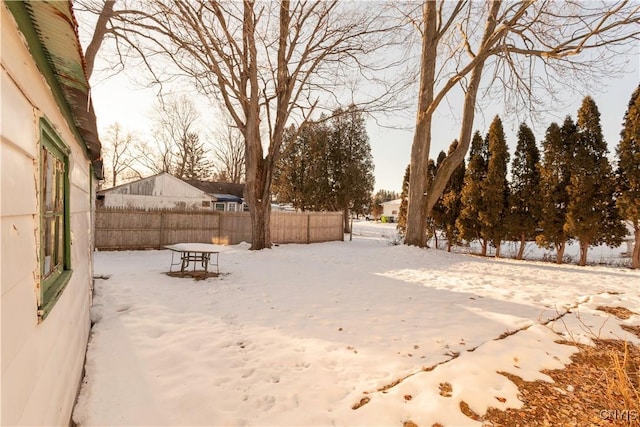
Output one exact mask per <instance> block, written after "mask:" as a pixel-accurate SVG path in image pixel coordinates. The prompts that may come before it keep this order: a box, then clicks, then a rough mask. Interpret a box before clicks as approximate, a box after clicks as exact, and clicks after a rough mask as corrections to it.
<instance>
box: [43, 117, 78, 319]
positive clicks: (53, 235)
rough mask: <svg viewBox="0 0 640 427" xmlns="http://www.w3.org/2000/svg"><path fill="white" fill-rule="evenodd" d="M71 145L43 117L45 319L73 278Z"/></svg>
mask: <svg viewBox="0 0 640 427" xmlns="http://www.w3.org/2000/svg"><path fill="white" fill-rule="evenodd" d="M70 153H71V151H70V150H69V147H68V146H67V145H66V144H65V143H64V142H63V141H62V139H61V138H60V137H59V136H58V134H57V133H56V132H55V130H54V129H53V127H52V126H51V124H50V123H49V122H48V121H47V120H46V119H44V118H41V119H40V175H39V179H40V286H39V298H38V317H39V319H40V321H42V320H44V319H45V318H46V317H47V316H48V314H49V313H50V312H51V310H52V309H53V307H54V306H55V303H56V302H57V300H58V299H59V298H60V295H62V292H63V291H64V289H65V288H66V286H67V283H69V280H70V279H71V275H72V270H71V228H70V215H69V211H70V209H69V208H70V204H69V155H70Z"/></svg>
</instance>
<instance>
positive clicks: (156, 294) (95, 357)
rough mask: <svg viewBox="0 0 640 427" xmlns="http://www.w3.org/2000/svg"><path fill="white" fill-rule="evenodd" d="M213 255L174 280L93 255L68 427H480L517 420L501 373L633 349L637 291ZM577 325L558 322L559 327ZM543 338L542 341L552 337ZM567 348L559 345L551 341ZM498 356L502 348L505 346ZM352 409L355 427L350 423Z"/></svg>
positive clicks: (508, 276)
mask: <svg viewBox="0 0 640 427" xmlns="http://www.w3.org/2000/svg"><path fill="white" fill-rule="evenodd" d="M247 248H248V246H247V245H238V246H235V247H232V248H231V249H230V250H229V251H227V252H224V253H223V254H221V255H220V270H221V273H223V275H222V276H220V277H218V278H209V279H206V280H202V281H194V280H193V279H190V278H175V277H168V276H166V275H165V274H163V273H164V272H166V271H168V268H169V262H170V259H171V255H170V253H169V251H141V252H99V253H96V257H95V269H96V271H95V274H96V275H108V276H110V278H109V279H108V280H97V281H96V291H95V299H94V307H93V318H94V321H95V322H96V323H95V326H94V328H93V334H92V337H91V342H90V345H89V349H88V354H87V364H86V378H85V383H84V384H83V388H82V390H81V394H80V397H79V400H78V404H77V406H76V408H75V412H74V420H75V421H76V422H77V423H79V424H81V425H82V426H89V425H395V426H401V425H402V424H403V422H406V421H409V420H411V421H412V422H414V423H416V424H417V425H419V426H431V425H432V424H434V423H436V422H439V423H441V424H442V425H445V426H460V425H480V423H479V422H476V421H473V420H472V419H471V418H468V417H467V416H465V415H464V414H463V413H462V412H461V411H460V402H461V401H464V402H466V403H467V404H468V405H469V407H470V408H471V409H472V410H473V411H474V412H476V413H478V414H483V413H484V412H485V411H486V409H487V407H489V406H493V407H498V408H506V407H518V406H519V405H520V404H521V403H520V401H519V400H518V399H517V397H516V395H517V388H516V386H515V385H514V384H513V383H511V382H510V381H509V380H508V379H507V378H506V377H505V376H503V375H500V374H497V373H496V371H505V372H509V373H513V374H515V375H518V376H520V377H522V378H523V379H525V380H530V379H543V380H544V379H546V380H548V379H549V377H548V376H547V375H545V374H542V373H540V370H541V369H545V368H546V369H554V368H561V367H562V366H563V364H566V363H568V361H569V357H570V355H571V354H572V353H574V352H575V351H577V350H576V348H575V347H573V346H567V345H562V344H557V343H555V341H557V340H558V339H562V338H564V339H569V340H576V341H580V342H586V341H588V340H589V337H590V336H595V335H598V336H600V337H601V338H609V337H614V338H620V337H622V338H625V339H628V340H630V341H632V342H634V343H636V344H640V339H638V338H637V337H635V336H633V335H632V334H630V333H628V332H625V331H624V330H623V329H622V328H621V327H620V324H628V325H638V324H639V323H640V316H639V315H638V314H635V315H633V316H631V317H630V318H629V319H627V320H620V319H617V318H615V317H613V316H610V315H609V314H607V313H605V312H602V311H600V310H596V307H598V306H623V307H627V308H629V309H630V310H632V311H634V312H635V313H638V312H640V295H639V288H640V273H638V272H634V271H632V270H628V269H620V268H612V267H586V268H585V267H577V266H572V265H561V266H557V265H555V264H551V263H536V262H524V263H522V262H516V261H511V260H494V259H489V258H486V259H484V258H479V257H473V256H468V255H461V254H448V253H446V252H444V251H441V250H420V249H417V248H409V247H405V246H391V245H390V244H389V242H388V240H387V239H385V238H379V237H375V236H374V235H371V236H369V237H366V236H361V237H355V238H354V240H353V241H352V242H348V241H346V242H333V243H324V244H315V245H284V246H279V247H275V248H273V249H272V250H265V251H260V252H249V251H248V250H247ZM568 309H571V310H572V312H573V313H572V314H568V315H566V316H564V317H562V318H560V319H558V320H556V321H550V319H555V318H558V317H559V316H560V315H562V314H564V313H565V311H566V310H568ZM548 321H550V322H549V323H547V322H548ZM553 331H556V332H557V333H555V332H553ZM498 338H502V339H498ZM354 408H356V409H354Z"/></svg>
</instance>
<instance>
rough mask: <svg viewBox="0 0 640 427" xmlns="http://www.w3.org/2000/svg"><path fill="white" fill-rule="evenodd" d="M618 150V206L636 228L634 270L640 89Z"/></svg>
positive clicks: (639, 203)
mask: <svg viewBox="0 0 640 427" xmlns="http://www.w3.org/2000/svg"><path fill="white" fill-rule="evenodd" d="M620 137H621V138H620V143H619V144H618V147H617V148H616V154H617V157H618V169H617V171H616V178H617V186H618V192H617V193H618V197H617V200H616V203H617V206H618V208H619V209H620V213H621V216H622V218H623V219H625V220H626V221H629V222H630V223H631V225H632V227H633V230H634V235H635V243H634V246H633V253H632V254H631V268H634V269H636V268H640V86H638V87H637V88H636V90H635V91H634V92H633V95H632V96H631V100H630V101H629V107H628V108H627V112H626V113H625V115H624V126H623V129H622V132H621V134H620Z"/></svg>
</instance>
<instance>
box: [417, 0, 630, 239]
mask: <svg viewBox="0 0 640 427" xmlns="http://www.w3.org/2000/svg"><path fill="white" fill-rule="evenodd" d="M639 10H640V4H638V3H637V2H632V1H619V2H601V3H595V2H579V1H575V2H574V1H533V0H525V1H519V2H502V1H499V0H493V1H490V2H486V3H483V2H478V3H474V2H470V1H457V2H447V1H425V2H424V4H423V7H422V13H421V18H414V19H413V22H415V23H416V27H417V28H419V30H420V36H421V39H422V49H421V60H420V69H421V74H420V78H419V84H420V89H419V91H418V109H417V116H416V130H415V134H414V139H413V144H412V151H411V177H410V183H409V207H408V216H407V234H406V237H405V243H407V244H409V245H416V246H420V247H424V246H425V245H426V232H425V231H426V225H427V218H428V217H429V215H430V212H431V210H432V208H433V206H434V205H435V204H436V202H437V200H438V199H439V197H440V196H441V195H442V192H443V190H444V188H445V186H446V184H447V182H448V180H449V178H450V177H451V175H452V173H453V171H454V170H455V169H456V167H457V166H458V165H460V164H461V163H462V161H463V160H464V156H465V154H466V152H467V150H468V148H469V144H470V140H471V132H472V126H473V120H474V116H475V108H476V106H477V102H476V100H477V96H478V91H479V89H480V87H481V82H482V80H483V74H484V72H485V71H487V72H488V75H487V76H485V77H487V78H486V79H485V81H486V89H487V92H486V93H487V94H488V95H491V94H492V91H491V89H492V88H493V89H494V90H497V89H499V90H500V91H501V92H502V93H504V95H505V98H506V100H507V101H508V102H510V105H511V106H512V107H513V108H515V109H527V110H530V111H531V110H535V109H536V108H537V107H539V106H540V105H541V104H540V103H543V102H544V99H545V98H548V99H551V101H553V100H554V98H553V90H552V89H555V90H558V88H560V90H566V89H568V88H569V86H570V85H572V84H576V82H579V83H580V82H584V81H585V79H588V78H594V77H595V78H597V76H598V75H600V74H606V73H610V72H612V71H618V72H619V71H620V69H621V68H620V67H621V65H622V64H621V62H620V60H619V59H620V58H622V57H623V56H622V55H621V54H622V53H625V52H627V51H629V50H630V49H633V48H634V45H633V43H637V40H638V38H639V36H640V25H638V24H639V23H640V12H639ZM407 17H408V18H411V15H410V14H409V13H407ZM480 31H481V32H480ZM456 88H461V89H462V93H463V95H464V104H463V106H462V111H461V113H462V115H461V117H462V121H461V127H460V136H459V138H458V141H459V145H458V147H457V148H456V149H455V150H454V151H453V152H452V153H450V154H449V155H447V157H446V159H445V160H444V161H443V162H442V164H441V166H440V167H439V169H438V171H437V173H436V177H435V179H433V180H432V181H431V182H430V181H429V179H428V178H429V176H428V159H429V150H430V147H431V130H432V126H433V114H434V112H435V111H436V110H437V109H438V107H439V106H440V105H441V103H442V101H443V100H445V98H446V97H447V95H449V94H450V93H452V91H453V90H454V89H456Z"/></svg>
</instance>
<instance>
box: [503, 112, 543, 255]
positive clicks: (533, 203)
mask: <svg viewBox="0 0 640 427" xmlns="http://www.w3.org/2000/svg"><path fill="white" fill-rule="evenodd" d="M539 192H540V150H538V147H537V146H536V139H535V136H534V135H533V132H532V131H531V129H530V128H529V126H527V125H526V124H525V123H522V124H521V125H520V129H519V131H518V144H517V146H516V152H515V155H514V158H513V163H512V165H511V185H510V192H509V234H510V236H512V237H513V238H514V239H517V240H520V247H519V249H518V254H517V255H516V259H522V256H523V254H524V248H525V245H526V242H527V240H531V239H534V238H535V236H536V229H537V228H538V222H539V221H540V214H541V211H542V203H541V200H540V197H539Z"/></svg>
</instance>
